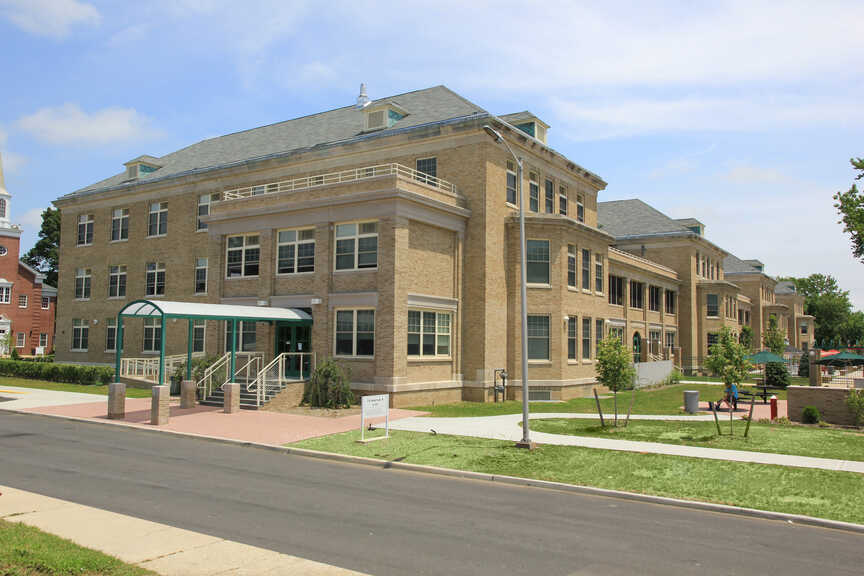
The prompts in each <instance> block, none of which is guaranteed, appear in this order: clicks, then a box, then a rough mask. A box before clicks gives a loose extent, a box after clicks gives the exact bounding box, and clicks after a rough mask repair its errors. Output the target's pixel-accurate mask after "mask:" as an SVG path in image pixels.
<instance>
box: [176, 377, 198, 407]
mask: <svg viewBox="0 0 864 576" xmlns="http://www.w3.org/2000/svg"><path fill="white" fill-rule="evenodd" d="M196 392H197V388H196V386H195V381H194V380H183V382H181V383H180V408H194V407H195V394H196Z"/></svg>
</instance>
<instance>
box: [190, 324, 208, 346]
mask: <svg viewBox="0 0 864 576" xmlns="http://www.w3.org/2000/svg"><path fill="white" fill-rule="evenodd" d="M198 322H201V323H202V326H201V328H203V333H204V337H203V338H201V345H202V346H201V347H202V350H200V351H198V352H196V351H195V344H194V342H195V331H196V330H198V328H199V327H198V326H197V325H196V324H197V323H198ZM192 342H193V344H192V353H193V354H196V353H206V352H207V321H206V320H193V321H192Z"/></svg>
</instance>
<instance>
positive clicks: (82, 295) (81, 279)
mask: <svg viewBox="0 0 864 576" xmlns="http://www.w3.org/2000/svg"><path fill="white" fill-rule="evenodd" d="M92 280H93V278H92V275H91V272H90V268H78V269H76V270H75V299H76V300H89V299H90V283H91V282H92Z"/></svg>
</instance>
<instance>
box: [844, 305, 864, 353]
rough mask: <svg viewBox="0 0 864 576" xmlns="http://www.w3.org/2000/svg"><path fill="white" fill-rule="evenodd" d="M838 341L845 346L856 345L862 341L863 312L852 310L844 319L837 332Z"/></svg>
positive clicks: (863, 334) (863, 332)
mask: <svg viewBox="0 0 864 576" xmlns="http://www.w3.org/2000/svg"><path fill="white" fill-rule="evenodd" d="M838 336H839V338H840V342H841V343H842V344H845V345H847V346H856V345H861V344H862V343H864V312H862V311H860V310H859V311H857V312H852V313H851V314H849V316H848V317H847V318H846V321H845V322H843V324H841V325H840V330H839V334H838Z"/></svg>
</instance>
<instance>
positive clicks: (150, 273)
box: [144, 262, 165, 296]
mask: <svg viewBox="0 0 864 576" xmlns="http://www.w3.org/2000/svg"><path fill="white" fill-rule="evenodd" d="M144 284H145V286H144V294H146V295H147V296H164V295H165V264H164V263H162V262H148V263H147V273H146V278H145V282H144Z"/></svg>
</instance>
